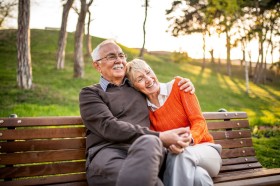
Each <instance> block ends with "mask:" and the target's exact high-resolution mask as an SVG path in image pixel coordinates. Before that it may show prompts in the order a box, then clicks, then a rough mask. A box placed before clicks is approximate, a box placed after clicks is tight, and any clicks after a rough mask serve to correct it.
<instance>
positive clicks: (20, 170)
mask: <svg viewBox="0 0 280 186" xmlns="http://www.w3.org/2000/svg"><path fill="white" fill-rule="evenodd" d="M79 172H85V161H82V162H61V163H54V164H44V165H31V166H30V165H27V166H20V167H4V168H0V179H3V178H21V177H31V176H44V175H54V174H66V173H79Z"/></svg>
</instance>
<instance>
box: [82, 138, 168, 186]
mask: <svg viewBox="0 0 280 186" xmlns="http://www.w3.org/2000/svg"><path fill="white" fill-rule="evenodd" d="M164 153H165V152H164V148H163V146H162V142H161V141H160V139H159V138H158V137H156V136H153V135H144V136H141V137H140V138H138V139H137V140H135V141H134V142H133V144H132V145H131V146H130V147H129V149H128V151H126V150H121V149H116V148H104V149H102V150H101V151H99V152H98V153H97V155H95V157H94V158H93V159H92V160H91V161H90V162H89V166H88V168H87V170H86V176H87V181H88V185H89V186H92V185H93V186H100V185H103V186H115V185H117V186H129V185H133V186H144V185H145V186H163V183H162V181H161V180H160V179H159V177H158V174H159V171H160V168H161V165H162V162H163V160H164V156H165V154H164Z"/></svg>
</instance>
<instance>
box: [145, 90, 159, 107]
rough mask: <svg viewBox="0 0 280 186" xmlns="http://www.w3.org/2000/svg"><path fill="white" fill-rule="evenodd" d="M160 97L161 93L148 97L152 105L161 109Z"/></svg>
mask: <svg viewBox="0 0 280 186" xmlns="http://www.w3.org/2000/svg"><path fill="white" fill-rule="evenodd" d="M158 95H159V91H158V92H156V93H154V94H150V95H147V98H148V100H149V101H150V102H151V103H152V104H154V105H156V106H157V107H160V103H159V100H158Z"/></svg>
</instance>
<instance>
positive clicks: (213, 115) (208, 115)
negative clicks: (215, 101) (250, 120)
mask: <svg viewBox="0 0 280 186" xmlns="http://www.w3.org/2000/svg"><path fill="white" fill-rule="evenodd" d="M203 116H204V118H205V119H207V120H217V119H223V120H226V119H246V118H247V117H248V116H247V113H246V112H203Z"/></svg>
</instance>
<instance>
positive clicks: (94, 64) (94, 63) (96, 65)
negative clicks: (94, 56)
mask: <svg viewBox="0 0 280 186" xmlns="http://www.w3.org/2000/svg"><path fill="white" fill-rule="evenodd" d="M92 66H93V67H94V68H95V69H96V70H97V71H98V72H100V73H101V69H100V65H99V63H98V62H92Z"/></svg>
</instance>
